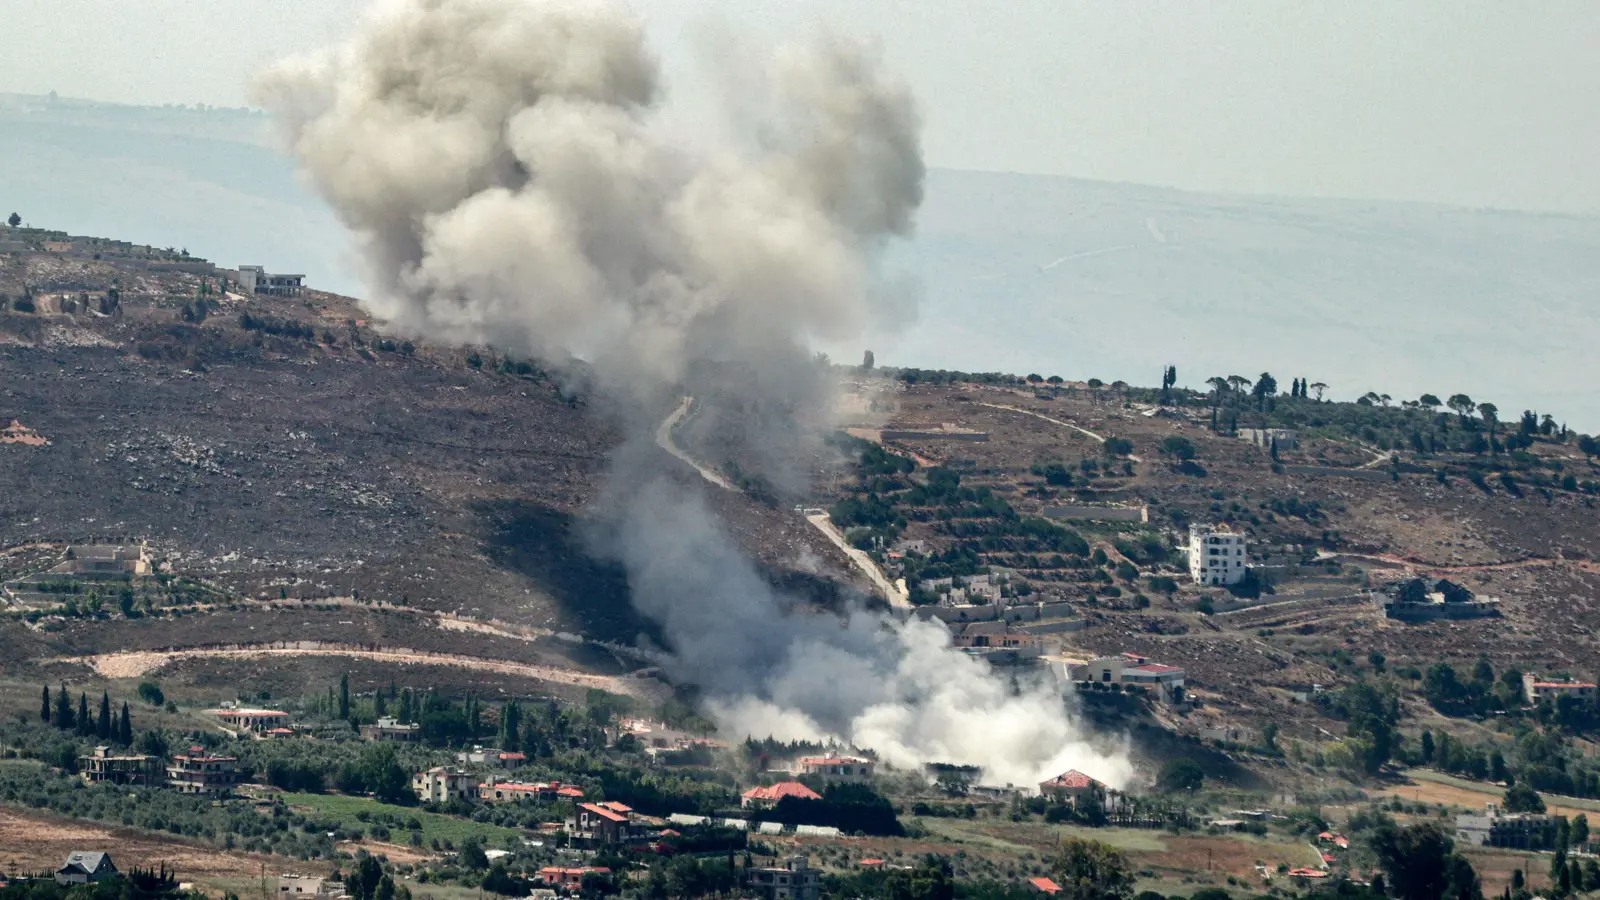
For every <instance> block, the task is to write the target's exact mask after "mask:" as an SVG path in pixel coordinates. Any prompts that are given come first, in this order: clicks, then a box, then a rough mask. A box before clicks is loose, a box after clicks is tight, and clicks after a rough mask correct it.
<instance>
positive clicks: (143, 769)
mask: <svg viewBox="0 0 1600 900" xmlns="http://www.w3.org/2000/svg"><path fill="white" fill-rule="evenodd" d="M78 764H79V771H80V773H81V774H82V777H83V780H84V781H85V782H87V783H89V784H101V783H105V784H133V785H145V786H158V785H165V786H166V787H168V788H170V789H171V790H174V791H177V792H178V793H180V794H205V795H208V796H213V797H219V796H226V795H227V794H228V793H229V792H231V791H232V790H233V786H234V785H235V784H237V783H238V781H239V760H238V759H237V758H236V757H232V756H221V755H218V754H215V753H212V752H211V751H209V750H207V749H205V748H204V747H199V746H195V747H190V748H189V749H188V750H186V751H184V752H182V753H174V754H173V755H172V760H171V761H170V762H167V763H165V764H163V763H162V760H161V757H159V756H148V755H144V754H114V753H112V752H111V748H110V747H105V746H101V747H96V748H94V752H93V753H90V754H89V755H87V756H80V757H79V758H78Z"/></svg>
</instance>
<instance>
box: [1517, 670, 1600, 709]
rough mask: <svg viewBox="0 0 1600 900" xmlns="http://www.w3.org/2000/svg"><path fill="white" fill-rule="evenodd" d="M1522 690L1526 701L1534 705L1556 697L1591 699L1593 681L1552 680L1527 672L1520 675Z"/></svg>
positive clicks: (1592, 696)
mask: <svg viewBox="0 0 1600 900" xmlns="http://www.w3.org/2000/svg"><path fill="white" fill-rule="evenodd" d="M1522 692H1523V693H1524V694H1525V695H1527V698H1528V702H1529V703H1531V704H1533V705H1535V706H1537V705H1539V703H1540V702H1541V701H1544V700H1549V701H1551V702H1555V699H1556V698H1557V697H1575V698H1577V699H1579V700H1593V699H1594V693H1595V683H1594V682H1592V681H1554V680H1551V679H1544V678H1540V677H1539V676H1538V675H1535V674H1534V673H1532V672H1528V673H1526V674H1524V675H1523V676H1522Z"/></svg>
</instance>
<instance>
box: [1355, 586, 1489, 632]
mask: <svg viewBox="0 0 1600 900" xmlns="http://www.w3.org/2000/svg"><path fill="white" fill-rule="evenodd" d="M1372 597H1373V599H1374V601H1375V602H1377V603H1378V605H1379V606H1381V607H1383V613H1384V615H1385V616H1387V617H1389V618H1391V619H1399V620H1401V621H1404V622H1428V621H1433V620H1435V619H1481V618H1486V617H1492V616H1498V615H1500V601H1498V600H1495V599H1493V598H1490V599H1486V600H1479V599H1478V598H1477V596H1476V595H1475V594H1473V593H1472V591H1470V590H1468V589H1466V588H1464V587H1462V586H1461V585H1459V584H1456V583H1455V582H1453V581H1451V580H1449V579H1448V578H1441V579H1439V580H1438V581H1434V582H1430V581H1428V580H1427V579H1425V578H1408V579H1406V580H1405V581H1397V582H1394V583H1393V584H1390V585H1386V586H1384V587H1383V588H1380V589H1379V590H1376V591H1373V592H1372Z"/></svg>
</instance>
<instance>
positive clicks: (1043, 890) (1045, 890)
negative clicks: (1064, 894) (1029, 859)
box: [1028, 877, 1061, 897]
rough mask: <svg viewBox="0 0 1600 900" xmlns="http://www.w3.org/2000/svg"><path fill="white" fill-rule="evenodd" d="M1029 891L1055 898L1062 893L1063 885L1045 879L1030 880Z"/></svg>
mask: <svg viewBox="0 0 1600 900" xmlns="http://www.w3.org/2000/svg"><path fill="white" fill-rule="evenodd" d="M1028 889H1029V890H1031V891H1033V892H1034V893H1036V894H1044V895H1045V896H1047V897H1054V896H1055V895H1057V894H1059V893H1061V885H1059V884H1056V883H1055V882H1054V881H1051V880H1050V879H1048V878H1044V877H1039V878H1029V879H1028Z"/></svg>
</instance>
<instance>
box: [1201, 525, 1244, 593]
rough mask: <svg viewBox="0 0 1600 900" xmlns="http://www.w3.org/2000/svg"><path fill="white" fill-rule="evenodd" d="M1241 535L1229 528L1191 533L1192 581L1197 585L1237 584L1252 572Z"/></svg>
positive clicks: (1242, 535)
mask: <svg viewBox="0 0 1600 900" xmlns="http://www.w3.org/2000/svg"><path fill="white" fill-rule="evenodd" d="M1247 551H1248V546H1247V544H1246V540H1245V536H1244V534H1243V533H1242V532H1238V531H1234V530H1232V529H1231V528H1226V527H1217V526H1214V527H1202V526H1199V525H1195V526H1192V527H1191V528H1190V529H1189V577H1191V578H1193V579H1194V583H1195V584H1216V585H1225V584H1238V583H1239V582H1240V581H1243V580H1244V575H1245V572H1247V571H1248V570H1249V568H1250V557H1249V554H1248V552H1247Z"/></svg>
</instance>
